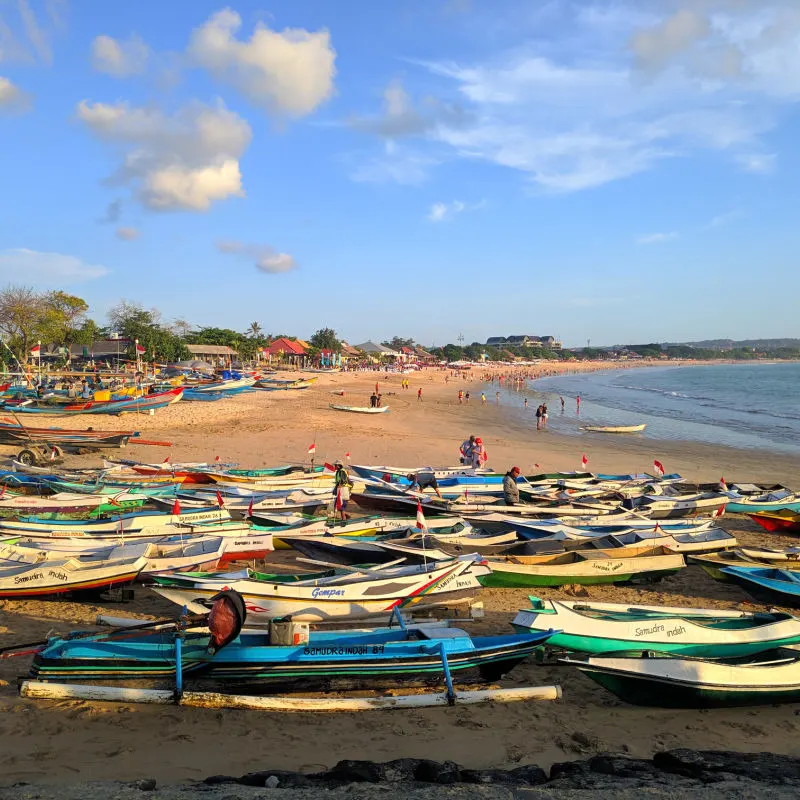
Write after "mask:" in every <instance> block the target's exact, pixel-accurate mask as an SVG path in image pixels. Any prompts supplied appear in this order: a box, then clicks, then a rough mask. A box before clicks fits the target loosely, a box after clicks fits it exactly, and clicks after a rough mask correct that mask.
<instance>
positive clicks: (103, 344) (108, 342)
mask: <svg viewBox="0 0 800 800" xmlns="http://www.w3.org/2000/svg"><path fill="white" fill-rule="evenodd" d="M130 343H131V340H130V339H98V340H97V341H96V342H92V343H91V344H73V345H70V348H69V354H70V356H71V357H72V356H78V357H79V358H80V357H81V356H91V357H93V358H105V357H107V356H116V355H120V356H124V355H125V352H126V351H127V349H128V345H129V344H130ZM59 349H60V348H59ZM51 352H52V350H51Z"/></svg>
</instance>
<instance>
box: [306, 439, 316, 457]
mask: <svg viewBox="0 0 800 800" xmlns="http://www.w3.org/2000/svg"><path fill="white" fill-rule="evenodd" d="M316 452H317V443H316V442H312V443H311V444H310V445H309V446H308V454H309V455H310V456H313V455H314V454H315V453H316Z"/></svg>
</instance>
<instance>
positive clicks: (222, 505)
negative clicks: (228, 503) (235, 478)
mask: <svg viewBox="0 0 800 800" xmlns="http://www.w3.org/2000/svg"><path fill="white" fill-rule="evenodd" d="M217 505H218V506H219V507H220V508H225V501H224V500H223V499H222V493H221V492H220V490H219V489H217Z"/></svg>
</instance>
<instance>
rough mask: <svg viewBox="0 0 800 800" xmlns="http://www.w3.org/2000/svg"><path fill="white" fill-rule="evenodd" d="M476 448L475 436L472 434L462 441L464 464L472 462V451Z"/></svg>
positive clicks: (461, 448)
mask: <svg viewBox="0 0 800 800" xmlns="http://www.w3.org/2000/svg"><path fill="white" fill-rule="evenodd" d="M474 449H475V437H474V436H470V437H469V439H465V440H464V441H463V442H462V443H461V447H460V448H459V453H461V459H460V460H461V463H462V464H472V451H473V450H474Z"/></svg>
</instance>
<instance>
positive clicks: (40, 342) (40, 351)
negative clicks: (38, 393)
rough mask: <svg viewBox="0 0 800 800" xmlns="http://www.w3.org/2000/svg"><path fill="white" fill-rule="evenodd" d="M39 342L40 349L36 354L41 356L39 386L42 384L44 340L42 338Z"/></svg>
mask: <svg viewBox="0 0 800 800" xmlns="http://www.w3.org/2000/svg"><path fill="white" fill-rule="evenodd" d="M37 344H38V345H39V349H38V350H37V351H36V355H37V356H38V357H39V386H41V385H42V340H41V339H40V340H39V341H38V342H37Z"/></svg>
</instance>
